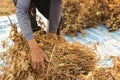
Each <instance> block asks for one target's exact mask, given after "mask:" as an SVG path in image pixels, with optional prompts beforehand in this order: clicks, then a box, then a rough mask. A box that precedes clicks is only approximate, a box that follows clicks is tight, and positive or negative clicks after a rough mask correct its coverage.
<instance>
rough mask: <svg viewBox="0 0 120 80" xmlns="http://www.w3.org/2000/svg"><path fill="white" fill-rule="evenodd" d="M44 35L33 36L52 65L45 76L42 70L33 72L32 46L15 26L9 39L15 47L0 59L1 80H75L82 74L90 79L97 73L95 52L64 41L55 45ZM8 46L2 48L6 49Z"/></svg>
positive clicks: (60, 40) (35, 34)
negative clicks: (31, 60)
mask: <svg viewBox="0 0 120 80" xmlns="http://www.w3.org/2000/svg"><path fill="white" fill-rule="evenodd" d="M43 33H44V32H43V31H42V30H41V31H38V32H36V33H34V36H35V39H36V41H37V42H38V44H39V46H40V47H41V48H42V49H43V51H44V52H45V53H46V54H47V56H48V57H49V58H50V61H51V62H50V63H46V66H47V68H46V74H45V75H44V76H43V75H42V69H40V70H39V72H38V73H35V71H34V70H33V69H32V67H31V64H30V52H29V46H28V44H27V42H26V40H25V39H24V38H23V36H22V35H21V33H18V31H17V28H16V25H15V24H12V30H11V32H10V39H11V40H12V41H13V42H14V45H13V46H11V47H9V49H8V50H7V51H6V52H3V53H2V55H1V57H0V59H1V60H2V61H3V62H4V64H3V65H2V67H1V71H3V74H1V76H0V80H73V79H77V76H79V75H80V74H84V75H87V74H88V73H89V72H90V71H93V70H94V68H95V64H96V57H95V56H96V55H95V53H94V52H93V50H92V49H90V48H88V47H86V46H84V45H81V44H79V43H73V44H69V43H68V42H67V41H65V40H64V39H63V38H61V37H58V39H59V44H56V43H55V41H54V40H53V39H48V37H47V36H46V35H45V34H43ZM5 44H6V43H4V44H3V46H4V47H7V46H5Z"/></svg>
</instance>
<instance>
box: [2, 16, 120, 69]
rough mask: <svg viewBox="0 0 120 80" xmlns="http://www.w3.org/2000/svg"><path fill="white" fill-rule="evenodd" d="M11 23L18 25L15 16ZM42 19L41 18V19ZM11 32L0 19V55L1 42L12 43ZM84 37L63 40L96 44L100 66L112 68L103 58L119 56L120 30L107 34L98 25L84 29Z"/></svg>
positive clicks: (109, 60)
mask: <svg viewBox="0 0 120 80" xmlns="http://www.w3.org/2000/svg"><path fill="white" fill-rule="evenodd" d="M9 17H10V19H11V20H12V21H13V23H15V24H17V25H18V21H17V18H16V16H15V15H11V16H9ZM42 18H43V17H42ZM10 30H11V26H10V21H9V19H8V17H7V16H1V17H0V53H2V52H3V51H4V50H6V49H3V48H2V45H1V41H2V40H6V41H7V42H8V45H12V41H11V40H10V39H9V38H8V36H9V33H10ZM19 30H20V29H19ZM85 32H86V35H85V37H83V36H82V34H81V33H78V34H77V36H75V37H70V36H68V35H65V36H64V37H65V39H66V40H68V41H69V42H70V43H72V42H75V41H77V42H80V43H81V44H85V45H87V46H89V47H94V46H95V45H96V44H98V45H96V53H97V55H99V57H101V59H102V60H101V61H100V64H101V65H102V66H104V67H110V66H112V59H110V58H106V59H105V58H104V57H105V56H111V55H112V56H119V55H120V29H118V30H117V31H115V32H108V29H107V28H106V27H105V26H104V25H99V26H97V27H96V28H89V29H85Z"/></svg>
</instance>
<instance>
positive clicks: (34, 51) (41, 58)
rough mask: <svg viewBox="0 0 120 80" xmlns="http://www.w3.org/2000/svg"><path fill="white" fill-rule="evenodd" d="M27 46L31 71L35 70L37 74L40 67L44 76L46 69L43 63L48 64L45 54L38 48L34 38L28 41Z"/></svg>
mask: <svg viewBox="0 0 120 80" xmlns="http://www.w3.org/2000/svg"><path fill="white" fill-rule="evenodd" d="M28 44H29V46H30V53H31V65H32V67H33V69H35V70H36V72H38V71H39V68H40V66H41V67H42V70H43V74H44V73H45V69H46V66H45V61H46V62H49V59H48V58H47V56H46V55H45V53H44V52H43V51H42V49H41V48H40V47H39V46H38V44H37V42H36V41H35V39H34V38H33V39H31V40H29V41H28Z"/></svg>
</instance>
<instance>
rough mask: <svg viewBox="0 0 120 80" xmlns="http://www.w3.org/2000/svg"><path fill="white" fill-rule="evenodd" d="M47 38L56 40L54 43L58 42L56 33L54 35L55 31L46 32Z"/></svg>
mask: <svg viewBox="0 0 120 80" xmlns="http://www.w3.org/2000/svg"><path fill="white" fill-rule="evenodd" d="M48 38H49V39H51V38H52V39H54V40H55V41H56V43H58V38H57V35H56V33H52V32H50V33H49V34H48Z"/></svg>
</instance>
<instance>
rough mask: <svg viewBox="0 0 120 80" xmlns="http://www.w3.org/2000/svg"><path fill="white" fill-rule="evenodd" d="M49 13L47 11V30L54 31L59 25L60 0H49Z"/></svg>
mask: <svg viewBox="0 0 120 80" xmlns="http://www.w3.org/2000/svg"><path fill="white" fill-rule="evenodd" d="M50 1H51V2H50V3H51V4H50V13H49V15H50V16H49V20H50V24H49V26H50V28H49V31H50V32H53V33H56V32H57V29H58V27H59V23H60V20H61V13H62V7H61V5H62V0H50Z"/></svg>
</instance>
